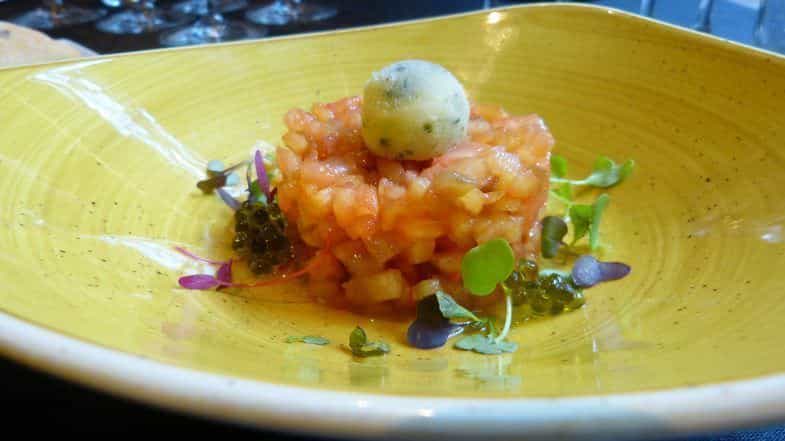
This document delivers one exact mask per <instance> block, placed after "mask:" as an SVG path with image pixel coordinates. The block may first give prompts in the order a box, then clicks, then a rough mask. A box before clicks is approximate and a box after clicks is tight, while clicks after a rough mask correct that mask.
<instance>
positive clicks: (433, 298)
mask: <svg viewBox="0 0 785 441" xmlns="http://www.w3.org/2000/svg"><path fill="white" fill-rule="evenodd" d="M451 319H454V320H460V321H461V323H454V322H453V321H452V320H451ZM475 319H476V320H479V319H478V318H477V317H476V316H475V315H474V314H472V313H471V312H470V311H468V310H467V309H465V308H464V307H462V306H461V305H459V304H458V303H457V302H456V301H455V300H454V299H453V298H452V297H450V296H449V295H448V294H446V293H443V292H441V291H438V292H437V293H436V294H434V295H430V296H428V297H425V298H424V299H422V300H420V301H419V302H418V303H417V318H416V319H415V320H414V321H413V322H412V324H411V325H409V329H408V331H407V332H406V340H407V341H408V342H409V344H410V345H412V346H414V347H415V348H419V349H433V348H438V347H441V346H444V344H445V343H447V340H449V339H450V337H452V336H454V335H457V334H460V333H461V331H463V326H464V325H465V324H467V320H469V321H473V320H475Z"/></svg>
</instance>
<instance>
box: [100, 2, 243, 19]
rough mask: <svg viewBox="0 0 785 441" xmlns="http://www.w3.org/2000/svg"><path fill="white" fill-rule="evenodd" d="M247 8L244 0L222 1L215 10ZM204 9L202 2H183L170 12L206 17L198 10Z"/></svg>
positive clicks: (223, 11)
mask: <svg viewBox="0 0 785 441" xmlns="http://www.w3.org/2000/svg"><path fill="white" fill-rule="evenodd" d="M109 1H111V0H109ZM247 6H248V2H247V1H246V0H222V1H219V2H218V6H217V7H216V10H217V11H218V12H221V13H226V12H234V11H239V10H241V9H244V8H246V7H247ZM204 7H205V2H204V1H203V0H185V1H181V2H177V3H175V4H174V6H172V11H174V12H175V13H178V14H187V15H206V14H207V12H205V11H203V10H200V9H203V8H204Z"/></svg>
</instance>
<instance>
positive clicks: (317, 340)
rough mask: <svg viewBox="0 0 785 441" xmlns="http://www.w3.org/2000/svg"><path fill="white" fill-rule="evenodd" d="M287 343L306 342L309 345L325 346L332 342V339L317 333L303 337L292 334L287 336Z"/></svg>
mask: <svg viewBox="0 0 785 441" xmlns="http://www.w3.org/2000/svg"><path fill="white" fill-rule="evenodd" d="M286 343H306V344H309V345H319V346H324V345H328V344H330V340H328V339H326V338H324V337H319V336H315V335H306V336H302V337H299V336H294V335H291V336H289V337H286Z"/></svg>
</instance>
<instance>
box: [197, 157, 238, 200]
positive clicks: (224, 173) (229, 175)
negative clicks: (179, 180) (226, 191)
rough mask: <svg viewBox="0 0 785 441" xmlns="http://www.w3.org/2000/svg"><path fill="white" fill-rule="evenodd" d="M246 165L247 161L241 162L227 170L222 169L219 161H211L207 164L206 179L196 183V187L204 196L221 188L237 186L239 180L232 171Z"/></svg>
mask: <svg viewBox="0 0 785 441" xmlns="http://www.w3.org/2000/svg"><path fill="white" fill-rule="evenodd" d="M247 163H248V161H243V162H240V163H238V164H235V165H233V166H231V167H229V168H222V167H223V163H222V162H221V161H218V160H212V161H210V162H208V163H207V167H206V168H207V179H203V180H201V181H199V182H197V183H196V187H197V188H199V190H202V192H203V193H204V194H210V193H212V192H213V191H215V190H217V189H219V188H221V187H227V186H233V185H237V184H238V183H239V180H240V178H239V177H238V176H237V174H236V173H235V172H234V171H235V170H237V169H238V168H240V167H243V166H245V165H246V164H247Z"/></svg>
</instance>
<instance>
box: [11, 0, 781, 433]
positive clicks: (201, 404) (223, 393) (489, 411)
mask: <svg viewBox="0 0 785 441" xmlns="http://www.w3.org/2000/svg"><path fill="white" fill-rule="evenodd" d="M520 8H553V9H562V8H563V9H574V8H581V9H593V10H595V11H597V12H601V13H603V14H608V13H611V14H613V15H615V16H616V17H618V18H622V19H626V20H638V21H641V22H650V23H655V24H658V25H661V26H666V27H668V28H670V29H671V30H672V31H674V32H679V33H681V34H682V35H684V36H686V37H688V38H691V39H694V40H702V41H704V42H707V43H709V44H711V45H713V46H715V47H722V48H725V49H728V50H733V51H743V52H745V53H746V54H747V55H749V56H757V57H760V56H765V57H767V58H769V57H775V58H777V59H779V60H780V61H783V62H785V57H783V55H781V54H778V53H775V52H771V51H767V50H764V49H761V48H757V47H753V46H749V45H745V44H742V43H738V42H733V41H729V40H726V39H722V38H719V37H716V36H712V35H706V34H702V33H700V32H697V31H694V30H691V29H686V28H681V27H678V26H675V25H671V24H668V23H664V22H661V21H658V20H654V19H651V18H647V17H640V16H637V15H635V14H631V13H628V12H625V11H621V10H618V9H613V8H608V7H604V6H599V5H585V4H580V5H577V4H569V5H568V4H535V5H518V6H511V7H503V8H494V9H488V10H480V11H470V12H465V13H460V14H452V15H446V16H439V17H431V18H425V19H416V20H408V21H402V22H395V23H386V24H380V25H372V26H364V27H357V28H349V29H340V30H333V31H326V32H313V33H305V34H296V35H290V36H281V37H273V38H266V39H263V40H247V41H239V42H229V43H221V44H219V45H217V46H225V45H244V44H259V43H260V42H261V43H266V42H268V41H280V40H289V39H299V38H312V37H320V36H325V35H332V34H338V33H349V32H364V31H368V30H373V29H378V28H388V27H398V26H406V25H409V24H415V23H423V22H430V21H439V20H449V19H451V18H455V17H463V16H468V15H481V14H487V13H490V12H494V11H506V10H513V9H520ZM215 46H216V45H210V46H191V47H181V48H163V49H156V50H148V51H136V52H126V53H121V54H109V55H103V56H99V57H95V58H91V59H90V60H94V59H114V58H119V57H125V56H135V55H138V54H147V53H159V52H168V51H189V50H205V49H208V48H212V47H215ZM208 50H209V49H208ZM74 61H84V59H70V60H60V61H56V62H51V63H42V64H34V65H22V66H12V67H8V68H4V69H0V75H1V74H2V73H3V72H4V71H8V70H14V69H20V68H22V69H23V68H29V67H31V66H32V67H35V66H46V65H60V64H67V63H72V62H74ZM0 355H5V356H7V357H9V358H11V359H14V360H16V361H18V362H21V363H23V364H26V365H29V366H32V367H34V368H36V369H38V370H41V371H45V372H48V373H50V374H53V375H55V376H58V377H61V378H64V379H67V380H70V381H74V382H76V383H79V384H82V385H85V386H88V387H92V388H95V389H99V390H102V391H105V392H108V393H110V394H113V395H116V396H121V397H126V398H130V399H132V400H135V401H137V402H140V403H147V404H152V405H155V406H158V407H162V408H168V409H173V410H177V411H181V412H186V413H190V414H194V415H199V416H202V417H207V418H214V419H220V420H223V421H227V422H233V423H238V424H242V425H247V426H253V427H258V428H264V429H271V430H281V431H285V432H292V433H305V434H311V435H322V436H326V435H329V436H340V437H345V438H370V437H374V438H383V439H388V438H395V439H400V438H407V439H412V438H435V437H436V436H445V435H449V436H451V437H454V438H457V439H477V438H480V439H483V438H487V437H490V436H493V437H494V438H495V439H520V438H521V437H523V436H525V435H526V436H529V437H533V439H553V438H558V439H574V438H581V439H587V438H593V437H596V436H603V437H608V436H612V437H613V439H633V438H642V437H647V436H652V435H651V434H656V435H655V436H660V437H662V436H676V435H686V434H694V433H697V432H710V431H719V430H728V429H737V428H741V427H752V426H761V425H765V424H773V423H777V422H782V421H785V373H778V374H773V375H768V376H762V377H755V378H749V379H743V380H737V381H729V382H722V383H710V384H706V385H700V386H693V387H680V388H672V389H663V390H651V391H640V392H630V393H624V394H607V395H588V396H567V397H559V398H444V397H434V396H400V395H386V394H373V393H357V392H345V391H332V390H325V389H318V388H303V387H299V386H290V385H280V384H272V383H265V382H262V381H257V380H250V379H243V378H237V377H231V376H227V375H222V374H215V373H208V372H204V371H198V370H193V369H190V368H185V367H182V366H177V365H174V364H167V363H163V362H158V361H154V360H151V359H147V358H145V357H143V356H139V355H134V354H130V353H126V352H122V351H119V350H115V349H111V348H108V347H105V346H102V345H99V344H94V343H91V342H88V341H86V340H82V339H79V338H75V337H71V336H68V335H66V334H64V333H60V332H57V331H55V330H51V329H49V328H47V327H46V326H45V325H38V324H34V323H32V322H30V321H27V320H25V319H22V318H18V317H16V316H14V315H12V314H9V313H8V312H6V311H4V310H2V309H1V308H0ZM283 397H285V399H282V398H283ZM349 422H351V423H349ZM527 439H528V438H527Z"/></svg>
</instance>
